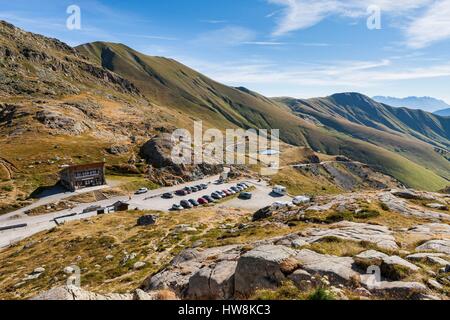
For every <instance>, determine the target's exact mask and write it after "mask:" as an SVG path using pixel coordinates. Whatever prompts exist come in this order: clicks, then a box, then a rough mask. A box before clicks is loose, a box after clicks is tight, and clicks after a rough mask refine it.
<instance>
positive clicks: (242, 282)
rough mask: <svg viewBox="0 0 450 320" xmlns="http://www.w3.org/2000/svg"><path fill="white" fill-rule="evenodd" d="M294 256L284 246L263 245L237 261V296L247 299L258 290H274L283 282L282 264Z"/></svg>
mask: <svg viewBox="0 0 450 320" xmlns="http://www.w3.org/2000/svg"><path fill="white" fill-rule="evenodd" d="M295 256H296V252H295V251H294V250H292V249H290V248H287V247H285V246H275V245H265V246H260V247H257V248H255V249H253V250H251V251H249V252H247V253H246V254H244V255H243V256H241V257H240V258H239V260H238V264H237V267H236V273H235V291H236V295H237V296H243V297H248V296H249V295H251V294H252V293H253V292H255V291H256V290H258V289H276V288H277V287H278V286H279V285H280V284H281V283H282V282H283V281H284V280H286V276H285V274H284V273H283V272H282V263H283V262H284V261H286V260H288V259H290V258H292V257H295Z"/></svg>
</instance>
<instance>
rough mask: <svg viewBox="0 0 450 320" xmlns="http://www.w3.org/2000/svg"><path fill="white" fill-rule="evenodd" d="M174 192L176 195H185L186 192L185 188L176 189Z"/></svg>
mask: <svg viewBox="0 0 450 320" xmlns="http://www.w3.org/2000/svg"><path fill="white" fill-rule="evenodd" d="M175 193H176V195H177V196H186V195H187V194H188V193H187V191H186V190H178V191H177V192H175Z"/></svg>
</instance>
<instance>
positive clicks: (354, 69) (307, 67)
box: [182, 59, 450, 93]
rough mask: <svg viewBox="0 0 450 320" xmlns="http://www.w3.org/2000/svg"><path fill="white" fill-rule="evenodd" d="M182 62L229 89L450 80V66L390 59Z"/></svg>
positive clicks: (348, 86)
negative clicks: (404, 63) (399, 62)
mask: <svg viewBox="0 0 450 320" xmlns="http://www.w3.org/2000/svg"><path fill="white" fill-rule="evenodd" d="M182 60H183V59H182ZM184 60H185V61H184V62H187V63H188V64H189V65H191V66H192V67H194V68H195V69H197V70H199V71H200V72H202V73H204V74H206V75H208V76H209V77H211V78H213V79H214V80H217V81H220V82H223V83H226V84H228V85H233V86H241V85H245V86H255V85H267V86H273V85H274V84H278V83H281V84H283V86H291V87H297V88H302V87H305V86H308V87H311V86H316V87H322V88H335V87H337V86H341V87H346V88H356V89H357V90H361V89H364V88H371V87H375V86H385V85H386V84H387V83H388V82H389V83H396V82H398V81H409V80H420V79H433V78H436V79H438V78H441V77H450V63H436V64H431V65H428V66H427V67H420V68H419V67H416V68H411V67H404V66H400V65H396V64H394V62H393V60H391V59H382V60H374V61H354V60H345V61H334V62H328V63H320V64H296V65H292V64H289V66H285V65H279V64H276V63H274V62H272V61H268V60H250V59H246V60H242V61H240V62H221V63H212V62H205V61H196V60H190V59H187V60H186V59H184ZM263 93H264V92H263Z"/></svg>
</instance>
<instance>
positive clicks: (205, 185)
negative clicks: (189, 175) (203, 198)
mask: <svg viewBox="0 0 450 320" xmlns="http://www.w3.org/2000/svg"><path fill="white" fill-rule="evenodd" d="M200 186H201V187H202V190H206V189H208V185H207V184H205V183H202V184H201V185H200Z"/></svg>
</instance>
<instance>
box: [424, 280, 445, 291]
mask: <svg viewBox="0 0 450 320" xmlns="http://www.w3.org/2000/svg"><path fill="white" fill-rule="evenodd" d="M427 284H428V286H429V287H430V288H431V289H434V290H438V291H441V290H442V289H444V286H443V285H442V284H440V283H439V282H437V281H436V280H434V279H429V280H428V281H427Z"/></svg>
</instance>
